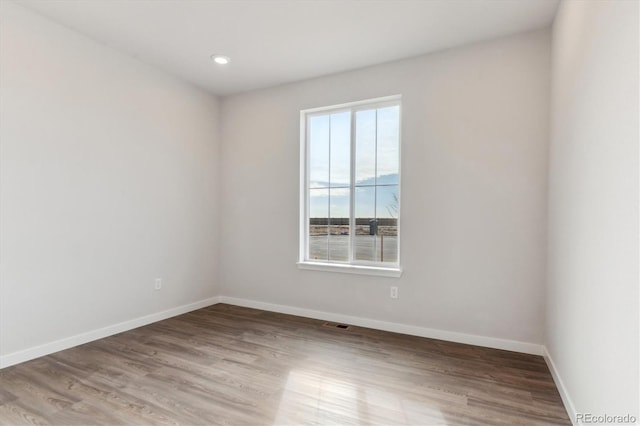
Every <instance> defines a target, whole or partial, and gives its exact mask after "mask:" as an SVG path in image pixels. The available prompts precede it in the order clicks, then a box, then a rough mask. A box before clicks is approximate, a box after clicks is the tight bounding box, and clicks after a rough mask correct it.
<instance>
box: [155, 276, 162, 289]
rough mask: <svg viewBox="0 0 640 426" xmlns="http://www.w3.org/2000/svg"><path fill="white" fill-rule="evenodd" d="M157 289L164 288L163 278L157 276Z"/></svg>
mask: <svg viewBox="0 0 640 426" xmlns="http://www.w3.org/2000/svg"><path fill="white" fill-rule="evenodd" d="M154 288H155V289H156V290H160V289H161V288H162V278H156V282H155V286H154Z"/></svg>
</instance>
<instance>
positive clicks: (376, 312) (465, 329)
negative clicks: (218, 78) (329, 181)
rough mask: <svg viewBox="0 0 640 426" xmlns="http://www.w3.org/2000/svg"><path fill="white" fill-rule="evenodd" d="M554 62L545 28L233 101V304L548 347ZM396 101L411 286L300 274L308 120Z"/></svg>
mask: <svg viewBox="0 0 640 426" xmlns="http://www.w3.org/2000/svg"><path fill="white" fill-rule="evenodd" d="M549 55H550V34H549V31H547V30H543V31H538V32H534V33H528V34H524V35H520V36H515V37H510V38H506V39H500V40H496V41H492V42H486V43H481V44H477V45H473V46H470V47H464V48H459V49H452V50H447V51H444V52H441V53H437V54H432V55H428V56H423V57H418V58H414V59H409V60H404V61H399V62H393V63H390V64H385V65H379V66H375V67H371V68H366V69H362V70H358V71H354V72H348V73H343V74H338V75H333V76H328V77H323V78H319V79H314V80H309V81H304V82H300V83H295V84H289V85H285V86H280V87H276V88H272V89H268V90H262V91H257V92H250V93H246V94H240V95H236V96H231V97H228V98H224V99H223V101H222V107H221V122H222V123H223V128H222V135H223V136H222V140H223V145H222V150H221V160H222V165H221V168H222V176H223V182H222V196H221V204H220V205H221V219H222V220H221V252H220V256H221V263H220V265H221V266H220V282H221V286H222V294H224V295H225V296H230V297H234V298H239V299H248V300H250V301H257V302H266V303H271V304H277V305H284V306H288V307H295V308H302V309H308V310H316V311H325V312H328V313H334V314H342V315H351V316H355V317H360V318H369V319H376V320H380V321H385V322H391V323H399V324H404V325H412V326H418V327H426V328H429V329H435V330H444V331H449V332H456V333H466V334H470V335H476V336H486V337H489V338H490V339H488V340H486V341H484V343H486V344H488V345H492V344H495V345H497V346H500V345H502V343H505V342H502V343H500V342H498V341H496V340H492V339H507V340H513V341H517V342H525V343H533V344H535V345H539V344H542V342H543V332H544V325H543V324H544V308H543V298H544V287H545V285H544V281H545V277H544V273H545V268H546V266H545V262H546V260H545V253H546V252H545V248H546V237H545V235H546V226H547V225H546V197H547V193H546V173H547V147H548V114H549V109H548V105H549V89H550V88H549V84H550V80H549V66H550V65H549V59H550V58H549ZM393 94H402V95H403V123H402V134H403V141H402V173H403V176H402V182H403V187H402V202H403V205H402V235H401V238H402V256H403V258H402V266H403V268H404V274H403V275H402V277H401V278H399V279H395V278H382V277H379V278H378V277H371V276H356V275H345V274H340V273H328V272H317V271H309V270H299V269H298V268H297V267H296V260H297V254H298V211H299V210H298V202H299V195H298V182H299V181H298V176H299V143H300V142H299V111H300V110H301V109H305V108H311V107H320V106H325V105H332V104H338V103H343V102H349V101H356V100H361V99H368V98H374V97H380V96H386V95H393ZM390 285H397V286H399V293H400V297H399V299H398V300H391V299H390V298H389V286H390ZM236 301H237V300H236ZM535 345H533V347H535ZM506 346H507V347H512V348H515V349H521V350H529V349H531V347H532V346H527V345H523V346H518V345H517V344H516V345H515V346H509V344H507V345H506ZM534 351H535V348H534Z"/></svg>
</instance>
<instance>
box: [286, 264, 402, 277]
mask: <svg viewBox="0 0 640 426" xmlns="http://www.w3.org/2000/svg"><path fill="white" fill-rule="evenodd" d="M298 268H299V269H308V270H312V271H326V272H342V273H345V274H358V275H376V276H379V277H392V278H398V277H400V275H402V269H400V268H382V267H378V266H363V265H340V264H336V263H320V262H298Z"/></svg>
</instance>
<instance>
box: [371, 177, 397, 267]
mask: <svg viewBox="0 0 640 426" xmlns="http://www.w3.org/2000/svg"><path fill="white" fill-rule="evenodd" d="M376 191H377V192H376V204H377V206H376V212H377V214H378V237H377V238H378V240H377V244H376V260H377V261H378V262H385V263H387V262H389V263H397V262H398V213H399V203H398V202H399V198H398V185H392V186H378V187H377V188H376Z"/></svg>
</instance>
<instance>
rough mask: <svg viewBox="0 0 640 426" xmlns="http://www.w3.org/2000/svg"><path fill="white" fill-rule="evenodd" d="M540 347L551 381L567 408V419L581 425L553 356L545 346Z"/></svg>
mask: <svg viewBox="0 0 640 426" xmlns="http://www.w3.org/2000/svg"><path fill="white" fill-rule="evenodd" d="M542 348H543V350H544V353H543V355H542V356H543V357H544V361H545V362H546V363H547V367H549V371H550V372H551V377H553V381H554V382H555V384H556V387H557V388H558V393H560V398H562V402H563V403H564V408H565V409H566V410H567V415H568V416H569V419H570V420H571V423H572V424H573V425H575V426H581V425H582V422H578V420H577V418H578V416H577V414H578V412H577V411H576V407H575V405H573V401H572V400H571V397H570V396H569V392H568V391H567V388H566V387H565V385H564V382H563V381H562V378H561V377H560V373H559V372H558V369H557V368H556V364H555V363H554V362H553V358H551V354H549V351H548V350H547V347H546V346H543V347H542Z"/></svg>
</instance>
